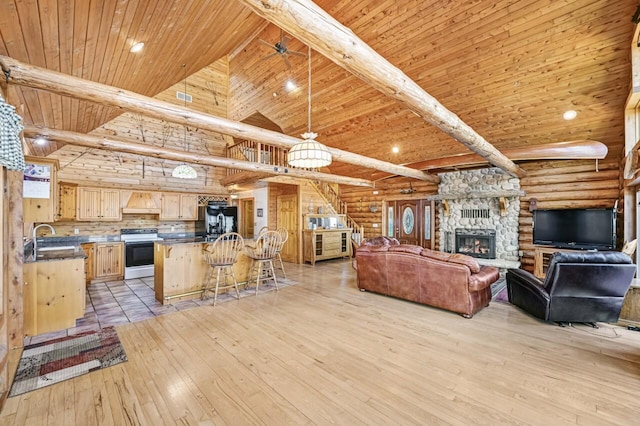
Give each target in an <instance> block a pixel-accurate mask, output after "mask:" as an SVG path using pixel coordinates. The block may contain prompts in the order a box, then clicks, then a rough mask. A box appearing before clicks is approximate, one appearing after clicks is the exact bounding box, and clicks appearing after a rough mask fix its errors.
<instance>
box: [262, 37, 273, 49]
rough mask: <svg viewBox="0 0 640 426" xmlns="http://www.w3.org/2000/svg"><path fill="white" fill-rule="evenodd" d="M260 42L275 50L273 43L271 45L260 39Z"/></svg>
mask: <svg viewBox="0 0 640 426" xmlns="http://www.w3.org/2000/svg"><path fill="white" fill-rule="evenodd" d="M258 41H259V42H260V43H262V44H264V45H265V46H269V47H270V48H272V49H275V46H274V45H273V44H271V43H269V42H268V41H264V40H263V39H261V38H259V39H258Z"/></svg>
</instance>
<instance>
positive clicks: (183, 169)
mask: <svg viewBox="0 0 640 426" xmlns="http://www.w3.org/2000/svg"><path fill="white" fill-rule="evenodd" d="M182 67H183V68H184V106H185V108H186V107H187V64H182ZM183 127H184V147H185V148H186V150H187V152H189V143H188V142H187V126H186V124H185V125H184V126H183ZM171 176H172V177H174V178H178V179H195V178H197V177H198V173H197V172H196V170H195V169H194V168H193V167H191V166H190V165H188V164H180V165H179V166H178V167H176V168H175V169H173V171H172V172H171Z"/></svg>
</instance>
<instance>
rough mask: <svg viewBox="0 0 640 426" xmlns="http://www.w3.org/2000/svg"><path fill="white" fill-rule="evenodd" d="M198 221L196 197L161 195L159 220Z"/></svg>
mask: <svg viewBox="0 0 640 426" xmlns="http://www.w3.org/2000/svg"><path fill="white" fill-rule="evenodd" d="M196 219H198V196H197V195H193V194H170V193H166V194H162V206H161V209H160V220H196Z"/></svg>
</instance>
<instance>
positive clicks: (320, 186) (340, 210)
mask: <svg viewBox="0 0 640 426" xmlns="http://www.w3.org/2000/svg"><path fill="white" fill-rule="evenodd" d="M311 184H312V185H313V187H314V188H315V189H316V191H317V192H318V194H320V195H321V196H322V198H323V199H324V201H325V202H326V203H327V205H329V207H330V208H331V209H332V210H333V211H332V212H331V213H335V214H344V215H345V216H346V218H347V228H352V229H353V232H352V233H351V244H352V245H353V248H354V250H355V249H357V248H358V247H360V243H361V242H362V240H364V226H362V225H359V224H358V223H357V222H356V221H355V220H354V219H353V218H352V217H351V216H349V213H348V212H347V203H346V202H344V201H342V200H341V199H340V196H339V195H338V193H337V192H336V190H335V189H333V186H331V185H330V184H328V183H326V182H317V181H316V182H314V181H311Z"/></svg>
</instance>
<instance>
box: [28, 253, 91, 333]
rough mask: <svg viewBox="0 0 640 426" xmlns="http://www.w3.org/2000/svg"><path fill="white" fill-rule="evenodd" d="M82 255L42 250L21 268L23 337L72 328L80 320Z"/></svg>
mask: <svg viewBox="0 0 640 426" xmlns="http://www.w3.org/2000/svg"><path fill="white" fill-rule="evenodd" d="M84 259H85V255H84V252H83V251H82V250H80V248H79V247H77V248H72V249H62V250H44V249H43V251H41V252H37V253H36V254H35V255H31V256H27V257H25V260H24V265H23V275H24V276H23V279H24V293H23V309H24V334H25V335H26V336H35V335H38V334H42V333H49V332H52V331H58V330H64V329H66V328H71V327H75V326H76V320H77V319H79V318H82V317H84V311H85V300H86V298H85V294H86V284H85V276H84Z"/></svg>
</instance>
